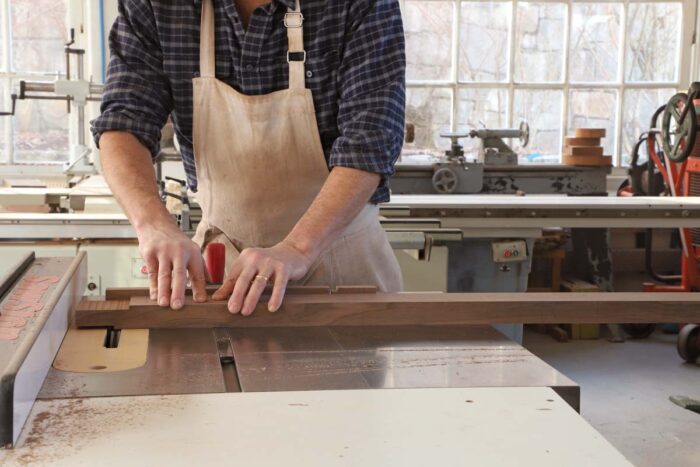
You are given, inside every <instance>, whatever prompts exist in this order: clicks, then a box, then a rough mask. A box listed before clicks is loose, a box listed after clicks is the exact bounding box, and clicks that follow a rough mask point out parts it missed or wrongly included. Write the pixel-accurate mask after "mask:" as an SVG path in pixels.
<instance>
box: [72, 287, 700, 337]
mask: <svg viewBox="0 0 700 467" xmlns="http://www.w3.org/2000/svg"><path fill="white" fill-rule="evenodd" d="M698 321H700V293H650V292H649V293H636V292H635V293H623V292H597V293H589V292H582V293H440V292H435V293H430V292H421V293H416V292H414V293H372V294H361V293H358V294H330V295H325V294H315V295H314V294H309V295H290V296H288V297H286V298H285V301H284V304H283V305H282V308H281V309H280V310H279V311H278V312H277V313H270V312H268V311H267V308H266V305H265V303H261V304H259V305H258V307H257V308H256V311H255V312H254V313H253V314H252V315H251V316H242V315H240V314H235V315H234V314H231V313H229V312H228V310H227V308H226V302H225V301H216V302H213V301H210V302H206V303H195V302H193V301H192V299H191V298H187V299H186V301H185V306H184V307H183V308H182V309H180V310H179V311H172V310H170V309H168V308H161V307H159V306H158V304H157V303H155V302H154V301H151V300H149V299H148V297H132V298H131V300H130V302H129V304H128V308H127V309H124V304H123V302H120V303H118V305H117V306H104V305H99V302H94V301H84V302H83V303H81V305H80V306H79V307H78V309H77V312H76V320H75V323H76V325H77V326H78V327H105V326H114V327H115V328H116V329H129V328H137V329H140V328H210V327H218V326H224V327H267V326H281V327H294V326H365V325H374V326H397V325H457V324H496V323H657V322H679V323H694V322H698Z"/></svg>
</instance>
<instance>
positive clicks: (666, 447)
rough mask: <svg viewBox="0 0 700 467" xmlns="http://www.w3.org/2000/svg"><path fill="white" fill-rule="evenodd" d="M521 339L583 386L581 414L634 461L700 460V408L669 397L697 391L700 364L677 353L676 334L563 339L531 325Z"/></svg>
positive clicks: (670, 463)
mask: <svg viewBox="0 0 700 467" xmlns="http://www.w3.org/2000/svg"><path fill="white" fill-rule="evenodd" d="M524 345H525V347H526V348H528V349H529V350H530V351H531V352H533V353H534V354H535V355H537V356H539V357H540V358H542V359H543V360H544V361H546V362H547V363H549V364H550V365H552V366H553V367H554V368H556V369H557V370H559V371H561V372H562V373H564V374H565V375H566V376H568V377H569V378H571V379H573V380H574V381H576V382H577V383H578V384H579V385H580V386H581V415H583V417H584V418H585V419H586V420H588V422H589V423H590V424H591V425H593V427H595V428H596V429H597V430H598V431H599V432H600V433H601V434H602V435H603V436H604V437H605V438H606V439H607V440H608V441H610V442H611V443H612V444H613V446H615V447H616V448H617V449H618V450H619V451H620V452H621V453H622V454H623V455H624V456H625V457H627V459H629V461H630V462H632V463H633V464H634V465H636V466H641V467H644V466H649V467H651V466H654V467H657V466H664V467H675V466H678V467H686V466H691V465H700V414H696V413H693V412H690V411H688V410H685V409H682V408H681V407H678V406H677V405H675V404H673V403H672V402H670V401H669V400H668V398H669V396H671V395H684V396H688V397H692V398H694V399H700V365H690V364H686V363H684V362H683V361H682V360H681V359H680V358H679V357H678V355H677V353H676V336H675V335H665V334H662V333H660V332H657V333H655V334H653V335H652V336H651V337H650V338H648V339H643V340H629V341H627V342H625V343H623V344H612V343H609V342H608V341H606V340H605V339H598V340H578V341H570V342H567V343H559V342H556V341H555V340H554V339H552V338H551V337H549V336H548V335H543V334H537V333H535V332H534V331H531V330H529V329H526V332H525V341H524Z"/></svg>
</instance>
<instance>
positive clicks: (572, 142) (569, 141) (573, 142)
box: [564, 136, 600, 147]
mask: <svg viewBox="0 0 700 467" xmlns="http://www.w3.org/2000/svg"><path fill="white" fill-rule="evenodd" d="M564 144H565V145H566V146H588V147H591V146H600V138H577V137H575V136H567V137H566V138H564Z"/></svg>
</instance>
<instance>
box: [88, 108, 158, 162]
mask: <svg viewBox="0 0 700 467" xmlns="http://www.w3.org/2000/svg"><path fill="white" fill-rule="evenodd" d="M90 124H91V128H90V130H91V131H92V135H93V138H94V140H95V145H96V146H97V147H98V148H99V147H100V137H101V136H102V133H104V132H106V131H124V132H127V133H131V134H132V135H134V136H135V137H136V138H138V140H139V141H140V142H141V144H143V145H144V146H145V147H146V148H147V149H148V151H149V152H150V153H151V157H152V158H155V157H156V156H157V155H158V153H159V152H160V128H158V126H156V125H151V124H148V123H145V122H144V121H143V120H142V119H140V120H138V119H136V118H134V117H131V116H128V115H124V114H123V113H116V112H106V113H103V114H102V115H100V116H99V117H97V118H96V119H95V120H93V121H92V122H90Z"/></svg>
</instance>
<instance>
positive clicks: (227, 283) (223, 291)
mask: <svg viewBox="0 0 700 467" xmlns="http://www.w3.org/2000/svg"><path fill="white" fill-rule="evenodd" d="M242 270H243V263H242V262H241V261H240V260H239V259H237V260H236V261H234V263H233V266H231V272H230V273H229V275H228V277H226V279H224V282H223V284H221V287H219V288H218V289H217V291H216V292H214V293H213V294H212V296H211V298H212V300H226V299H227V298H229V297H230V296H231V293H233V287H234V286H235V285H236V280H237V279H238V276H240V274H241V271H242Z"/></svg>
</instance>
